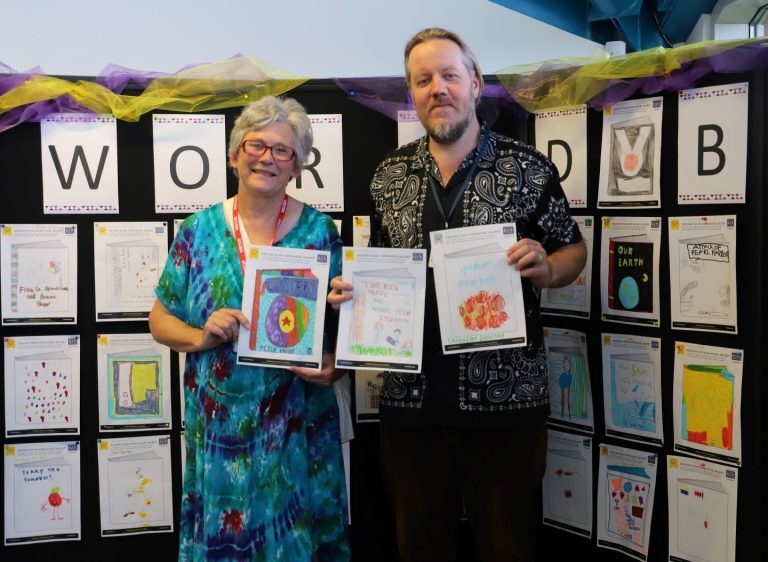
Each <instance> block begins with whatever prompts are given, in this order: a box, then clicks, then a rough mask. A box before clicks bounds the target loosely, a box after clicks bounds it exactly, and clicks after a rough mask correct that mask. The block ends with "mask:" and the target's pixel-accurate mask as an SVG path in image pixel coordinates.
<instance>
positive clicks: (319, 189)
mask: <svg viewBox="0 0 768 562" xmlns="http://www.w3.org/2000/svg"><path fill="white" fill-rule="evenodd" d="M309 121H310V122H311V123H312V132H313V133H314V138H315V143H314V146H313V147H312V153H311V154H310V155H309V161H308V162H307V165H306V167H305V169H304V170H303V171H302V172H301V175H300V176H299V177H298V178H295V179H292V180H291V181H290V182H288V188H287V190H286V191H287V193H288V195H290V196H291V197H295V198H296V199H298V200H299V201H302V202H304V203H306V204H307V205H311V206H312V207H314V208H315V209H317V210H318V211H326V212H341V211H343V210H344V155H343V150H342V149H343V141H342V126H341V122H342V119H341V114H327V115H310V116H309Z"/></svg>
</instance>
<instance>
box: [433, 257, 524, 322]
mask: <svg viewBox="0 0 768 562" xmlns="http://www.w3.org/2000/svg"><path fill="white" fill-rule="evenodd" d="M504 250H505V248H503V247H502V246H501V245H500V244H499V243H498V242H493V243H490V244H483V245H481V246H476V247H474V248H466V249H463V250H458V251H455V252H449V253H447V254H445V256H444V257H445V275H446V286H447V287H448V301H449V310H450V320H451V328H452V329H451V333H452V334H453V335H461V336H466V335H474V334H477V333H482V332H491V331H494V330H499V329H504V330H515V329H516V327H517V326H516V314H515V312H514V311H513V310H511V308H514V303H515V301H514V296H513V294H512V282H511V279H510V277H509V266H508V265H507V264H506V263H505V262H504V261H503V260H494V259H493V258H492V257H493V255H494V254H498V253H499V252H504Z"/></svg>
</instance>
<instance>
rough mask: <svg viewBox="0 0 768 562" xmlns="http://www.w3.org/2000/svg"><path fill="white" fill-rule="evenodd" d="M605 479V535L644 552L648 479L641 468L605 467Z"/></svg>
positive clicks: (648, 490)
mask: <svg viewBox="0 0 768 562" xmlns="http://www.w3.org/2000/svg"><path fill="white" fill-rule="evenodd" d="M606 480H607V481H606V483H605V484H606V486H607V492H608V498H609V499H608V509H609V511H610V513H609V515H608V517H607V523H608V527H607V529H606V530H607V532H608V534H609V535H614V536H615V537H617V538H618V539H620V540H621V541H624V542H629V543H632V544H633V545H635V546H636V547H639V548H643V549H644V545H645V544H646V540H645V527H646V521H647V520H648V518H649V516H650V515H651V514H650V512H648V511H647V509H646V507H647V505H648V496H649V495H650V493H651V478H650V476H649V475H648V473H647V472H646V471H645V469H644V468H642V467H631V466H621V465H608V466H607V472H606Z"/></svg>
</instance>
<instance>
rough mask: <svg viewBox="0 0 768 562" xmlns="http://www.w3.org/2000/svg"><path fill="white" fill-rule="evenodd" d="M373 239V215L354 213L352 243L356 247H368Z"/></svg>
mask: <svg viewBox="0 0 768 562" xmlns="http://www.w3.org/2000/svg"><path fill="white" fill-rule="evenodd" d="M370 239H371V217H370V216H368V215H354V216H353V217H352V245H353V246H355V247H356V248H367V247H368V241H369V240H370Z"/></svg>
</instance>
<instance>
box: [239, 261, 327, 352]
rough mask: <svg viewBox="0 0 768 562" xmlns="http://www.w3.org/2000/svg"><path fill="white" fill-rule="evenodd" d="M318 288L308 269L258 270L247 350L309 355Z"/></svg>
mask: <svg viewBox="0 0 768 562" xmlns="http://www.w3.org/2000/svg"><path fill="white" fill-rule="evenodd" d="M318 289H319V285H318V280H317V278H316V277H315V275H314V274H313V273H312V270H311V269H308V268H307V269H260V270H257V271H256V285H255V289H254V295H253V313H252V315H251V324H252V326H253V327H254V329H252V330H251V333H250V339H249V342H248V348H249V349H250V350H252V351H269V352H281V351H285V350H288V349H290V350H292V351H293V352H295V353H297V354H301V355H311V354H312V352H313V344H314V332H315V317H316V315H317V313H316V310H315V309H316V304H317V295H318ZM305 334H306V335H307V336H306V337H305Z"/></svg>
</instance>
